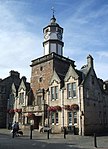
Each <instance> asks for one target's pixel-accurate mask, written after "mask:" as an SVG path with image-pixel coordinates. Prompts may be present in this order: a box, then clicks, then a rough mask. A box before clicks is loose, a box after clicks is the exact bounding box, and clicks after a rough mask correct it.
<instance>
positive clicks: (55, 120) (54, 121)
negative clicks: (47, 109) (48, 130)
mask: <svg viewBox="0 0 108 149" xmlns="http://www.w3.org/2000/svg"><path fill="white" fill-rule="evenodd" d="M58 122H59V117H58V112H56V113H55V112H52V113H51V123H52V124H53V125H54V124H58Z"/></svg>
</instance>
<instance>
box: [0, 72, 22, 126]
mask: <svg viewBox="0 0 108 149" xmlns="http://www.w3.org/2000/svg"><path fill="white" fill-rule="evenodd" d="M13 82H14V83H15V84H16V85H18V84H19V83H20V74H19V73H18V72H16V71H13V70H12V71H10V76H9V77H7V78H5V79H1V80H0V128H5V127H7V126H6V124H7V104H8V99H9V95H10V92H11V85H12V83H13Z"/></svg>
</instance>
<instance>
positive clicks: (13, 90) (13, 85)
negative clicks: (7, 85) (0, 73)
mask: <svg viewBox="0 0 108 149" xmlns="http://www.w3.org/2000/svg"><path fill="white" fill-rule="evenodd" d="M12 92H13V93H16V87H15V84H14V83H12Z"/></svg>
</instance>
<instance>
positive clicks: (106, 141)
mask: <svg viewBox="0 0 108 149" xmlns="http://www.w3.org/2000/svg"><path fill="white" fill-rule="evenodd" d="M23 133H24V134H23V136H19V137H15V138H12V133H11V132H10V130H8V129H0V141H1V138H2V137H4V136H6V137H7V138H9V139H11V138H12V139H13V140H17V141H19V142H22V141H23V142H24V141H25V142H26V144H27V143H29V142H30V140H32V141H33V143H32V145H34V146H35V145H37V143H36V142H38V143H39V142H40V143H41V144H42V143H43V146H42V148H44V145H45V144H47V145H52V146H51V148H53V147H54V146H55V147H56V146H59V148H62V149H63V148H66V149H68V148H72V149H94V148H98V149H108V136H99V137H96V146H97V147H95V145H94V137H93V136H79V135H72V134H68V135H66V138H64V134H49V139H48V134H47V133H39V132H38V131H36V130H33V131H32V138H30V130H23ZM12 139H11V140H12ZM0 143H1V144H2V142H0ZM38 148H39V147H38ZM0 149H1V148H0Z"/></svg>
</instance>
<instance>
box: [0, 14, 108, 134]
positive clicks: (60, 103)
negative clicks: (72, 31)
mask: <svg viewBox="0 0 108 149" xmlns="http://www.w3.org/2000/svg"><path fill="white" fill-rule="evenodd" d="M43 34H44V42H43V48H44V55H43V56H42V57H39V58H37V59H34V60H32V63H31V65H30V66H31V82H30V84H29V83H28V82H26V79H25V77H23V78H22V79H21V80H20V82H18V84H15V82H12V83H11V92H10V98H9V99H10V102H12V104H10V105H9V107H10V106H11V105H12V106H13V107H12V108H13V111H11V112H13V116H12V117H8V119H10V120H11V118H12V120H16V121H19V123H20V124H21V126H22V127H24V128H25V127H28V126H30V124H33V125H34V128H35V129H38V130H40V128H43V129H44V127H45V126H48V127H50V128H51V130H52V132H55V133H60V132H62V131H63V128H64V127H65V128H66V129H67V131H70V132H72V133H75V134H79V135H88V134H93V133H94V132H98V133H101V132H104V131H107V130H108V101H107V99H108V81H105V82H104V81H103V80H102V79H99V78H98V77H97V76H96V72H95V70H94V61H93V57H92V56H91V55H88V56H87V62H86V65H84V66H82V68H81V69H80V70H78V69H77V68H76V65H75V61H74V60H71V59H69V58H66V57H65V56H63V46H64V42H63V28H62V27H60V26H59V24H58V23H57V22H56V18H55V16H54V15H53V17H52V18H51V20H50V24H49V25H47V26H46V27H45V28H44V29H43ZM0 85H3V84H1V83H0ZM2 92H3V91H2ZM4 93H5V90H4ZM7 99H8V98H7ZM4 101H5V100H4ZM8 116H9V115H8Z"/></svg>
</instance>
